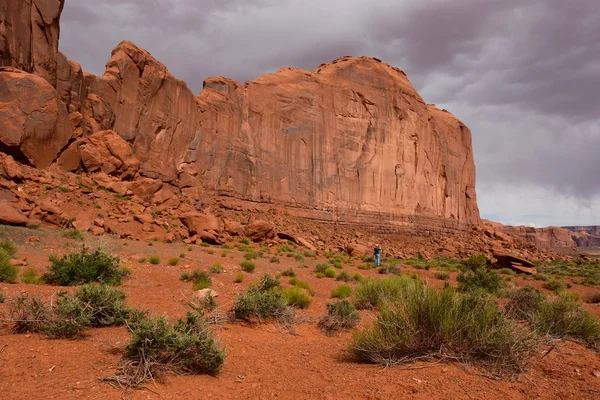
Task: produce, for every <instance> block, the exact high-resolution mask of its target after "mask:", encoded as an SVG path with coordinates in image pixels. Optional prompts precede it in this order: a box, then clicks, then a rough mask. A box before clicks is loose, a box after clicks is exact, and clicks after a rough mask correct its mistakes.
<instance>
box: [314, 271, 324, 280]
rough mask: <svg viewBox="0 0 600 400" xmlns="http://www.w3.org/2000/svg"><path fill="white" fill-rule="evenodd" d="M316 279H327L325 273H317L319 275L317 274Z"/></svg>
mask: <svg viewBox="0 0 600 400" xmlns="http://www.w3.org/2000/svg"><path fill="white" fill-rule="evenodd" d="M315 278H317V279H322V278H325V274H324V273H322V272H317V273H316V274H315Z"/></svg>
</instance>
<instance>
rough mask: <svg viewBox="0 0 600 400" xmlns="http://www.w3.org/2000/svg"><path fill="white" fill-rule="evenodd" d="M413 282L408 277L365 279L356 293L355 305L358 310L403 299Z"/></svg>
mask: <svg viewBox="0 0 600 400" xmlns="http://www.w3.org/2000/svg"><path fill="white" fill-rule="evenodd" d="M412 284H413V281H412V280H410V279H409V278H408V277H406V276H398V277H386V278H382V279H375V278H367V279H364V280H363V281H362V282H361V283H360V285H359V286H358V287H357V288H356V290H355V291H354V305H355V306H356V308H358V309H366V308H373V307H378V306H380V305H382V304H383V303H386V302H389V301H395V300H396V299H399V298H402V295H403V293H404V292H405V291H406V290H407V287H409V286H410V285H412Z"/></svg>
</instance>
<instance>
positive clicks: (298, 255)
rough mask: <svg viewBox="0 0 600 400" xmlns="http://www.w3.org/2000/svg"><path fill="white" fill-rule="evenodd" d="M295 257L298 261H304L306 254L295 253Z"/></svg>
mask: <svg viewBox="0 0 600 400" xmlns="http://www.w3.org/2000/svg"><path fill="white" fill-rule="evenodd" d="M294 259H295V260H296V261H300V262H303V261H304V256H303V255H302V254H295V255H294Z"/></svg>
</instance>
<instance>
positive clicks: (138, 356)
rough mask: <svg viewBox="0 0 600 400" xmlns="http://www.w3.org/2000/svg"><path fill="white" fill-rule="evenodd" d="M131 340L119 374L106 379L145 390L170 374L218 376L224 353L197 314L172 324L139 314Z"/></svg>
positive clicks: (132, 326)
mask: <svg viewBox="0 0 600 400" xmlns="http://www.w3.org/2000/svg"><path fill="white" fill-rule="evenodd" d="M128 325H129V327H130V330H131V340H130V342H129V344H128V345H127V347H126V350H125V356H124V360H123V362H122V364H121V366H120V367H119V372H118V373H117V375H115V376H113V377H109V378H105V380H108V381H115V382H118V383H119V384H123V383H125V385H126V386H130V387H143V385H144V384H145V383H146V382H147V381H148V380H151V379H160V378H161V377H162V376H164V375H165V374H167V373H175V374H192V375H198V374H210V375H216V374H217V373H219V371H220V370H221V367H222V366H223V362H224V361H225V350H224V349H223V348H222V347H221V345H220V344H219V342H218V341H217V340H216V339H215V338H214V336H213V333H212V331H211V330H210V327H209V324H208V323H207V321H206V320H205V319H204V317H203V316H202V315H200V314H198V313H192V312H188V313H187V316H186V318H185V319H179V320H178V321H177V322H176V323H175V324H170V323H169V322H168V321H167V320H166V319H165V318H164V317H157V318H154V317H149V316H147V315H145V314H143V313H137V314H136V315H134V317H133V318H131V319H130V321H129V322H128Z"/></svg>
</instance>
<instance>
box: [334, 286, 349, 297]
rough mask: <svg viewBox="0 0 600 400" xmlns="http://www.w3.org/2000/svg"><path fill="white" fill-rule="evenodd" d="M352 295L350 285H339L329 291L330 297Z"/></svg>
mask: <svg viewBox="0 0 600 400" xmlns="http://www.w3.org/2000/svg"><path fill="white" fill-rule="evenodd" d="M351 295H352V287H350V286H348V285H340V286H338V287H337V288H335V289H334V290H333V291H332V292H331V297H337V298H338V299H345V298H348V297H350V296H351Z"/></svg>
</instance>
